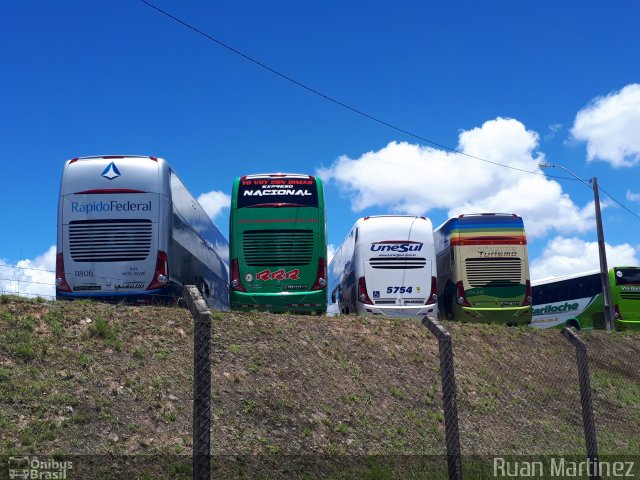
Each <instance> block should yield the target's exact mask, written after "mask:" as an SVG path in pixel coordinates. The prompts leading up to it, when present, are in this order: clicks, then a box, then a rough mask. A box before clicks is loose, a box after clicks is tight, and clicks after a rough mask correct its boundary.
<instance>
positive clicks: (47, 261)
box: [0, 245, 56, 298]
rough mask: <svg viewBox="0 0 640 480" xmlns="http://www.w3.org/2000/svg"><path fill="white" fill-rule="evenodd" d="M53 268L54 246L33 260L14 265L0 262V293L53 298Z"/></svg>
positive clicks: (54, 261)
mask: <svg viewBox="0 0 640 480" xmlns="http://www.w3.org/2000/svg"><path fill="white" fill-rule="evenodd" d="M55 268H56V246H55V245H52V246H51V247H50V248H49V250H47V251H46V252H45V253H43V254H42V255H39V256H37V257H36V258H34V259H33V260H28V259H26V260H20V261H18V262H17V263H16V264H15V265H12V264H9V263H7V262H5V261H3V260H0V292H2V293H12V294H17V295H23V296H28V297H35V296H42V297H45V298H55V295H56V290H55V283H54V281H55Z"/></svg>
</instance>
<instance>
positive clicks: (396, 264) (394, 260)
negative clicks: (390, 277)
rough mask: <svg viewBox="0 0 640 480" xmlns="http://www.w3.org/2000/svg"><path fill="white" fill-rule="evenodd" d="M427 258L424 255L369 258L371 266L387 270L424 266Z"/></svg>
mask: <svg viewBox="0 0 640 480" xmlns="http://www.w3.org/2000/svg"><path fill="white" fill-rule="evenodd" d="M426 264H427V259H426V258H423V257H374V258H371V259H369V265H371V268H381V269H386V270H399V269H413V268H424V266H425V265H426Z"/></svg>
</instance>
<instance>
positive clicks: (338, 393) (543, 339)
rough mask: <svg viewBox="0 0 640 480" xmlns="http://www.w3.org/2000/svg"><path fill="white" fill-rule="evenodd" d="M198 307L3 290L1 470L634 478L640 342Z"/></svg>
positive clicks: (629, 336) (639, 441) (194, 298)
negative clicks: (628, 465) (532, 464)
mask: <svg viewBox="0 0 640 480" xmlns="http://www.w3.org/2000/svg"><path fill="white" fill-rule="evenodd" d="M198 297H199V295H198V294H197V292H196V291H194V292H192V295H185V299H189V298H190V300H187V304H188V305H189V307H190V310H191V311H189V310H186V309H183V308H177V307H175V308H166V307H162V308H159V307H154V306H130V305H108V304H100V303H93V302H88V301H86V302H83V301H80V302H78V301H76V302H45V301H37V300H28V301H27V300H19V299H15V298H14V297H0V400H1V404H2V408H1V409H0V449H1V454H2V455H3V457H2V461H3V462H4V463H7V465H8V462H9V460H10V459H13V460H12V462H13V466H14V467H15V468H14V470H15V471H18V470H20V466H21V465H23V463H21V462H24V458H25V457H26V458H28V459H31V460H32V459H33V458H36V457H37V458H39V459H40V460H41V461H43V462H44V461H45V460H47V459H59V460H60V461H62V460H65V461H73V462H76V463H74V465H73V468H74V470H73V472H71V473H73V474H75V475H76V476H73V475H71V474H70V475H69V476H68V478H123V477H127V478H191V477H192V476H193V477H194V478H225V479H227V478H269V479H275V478H336V479H339V478H345V479H346V478H363V477H369V478H413V479H421V478H472V479H475V478H499V477H501V476H502V477H507V476H513V475H511V473H513V472H514V470H513V468H522V465H524V464H525V462H526V461H527V460H532V461H538V460H540V461H542V462H545V461H549V459H554V458H559V457H562V458H566V459H571V461H574V462H576V463H579V462H583V461H586V460H587V458H590V459H592V460H593V459H596V458H597V459H598V461H599V464H600V465H603V466H605V467H607V468H609V467H610V465H609V463H607V462H609V460H610V459H612V458H616V459H620V460H621V461H623V462H624V461H627V462H635V463H634V468H635V470H633V471H632V472H631V473H634V474H635V475H636V476H638V475H640V472H638V468H639V462H638V459H637V458H636V457H634V456H633V455H637V454H638V451H639V450H640V448H639V446H640V428H638V427H639V425H640V400H639V399H640V373H639V370H638V368H637V365H636V361H637V359H638V358H640V357H639V355H638V354H639V353H640V337H639V336H638V334H637V333H619V332H611V333H608V332H602V331H597V332H590V333H581V332H578V333H577V334H574V333H571V332H568V331H565V335H566V336H567V337H569V338H570V339H572V341H573V343H571V342H570V341H568V340H567V338H565V337H564V336H563V335H561V333H560V331H559V330H555V329H549V330H534V329H530V328H520V327H505V326H497V325H480V324H460V323H452V322H444V323H443V324H442V325H438V324H437V323H435V322H426V321H425V324H424V326H422V325H421V324H420V322H419V321H416V320H415V319H388V318H380V317H369V318H367V317H358V316H341V317H331V318H318V317H311V316H309V317H299V316H292V315H287V314H280V315H275V314H268V313H258V312H249V313H237V312H225V313H221V312H209V311H208V310H207V308H206V306H205V305H204V304H203V303H202V302H201V299H199V298H198ZM425 326H426V327H428V328H425ZM583 343H584V347H586V356H585V355H584V350H582V348H583V347H582V346H581V345H582V344H583ZM580 352H583V353H580ZM584 360H587V362H586V363H585V361H584ZM579 362H581V363H579ZM579 364H580V365H582V367H579ZM587 364H588V368H589V369H588V375H586V373H585V372H586V370H584V367H585V366H587ZM580 369H582V370H580ZM579 372H582V374H580V373H579ZM585 380H589V384H590V386H591V388H590V389H589V388H587V387H586V382H585ZM589 390H590V391H591V408H589V406H588V402H587V403H585V399H586V398H587V397H586V394H587V393H588V391H589ZM583 406H584V407H585V408H584V409H583ZM583 411H584V412H587V417H588V412H589V411H591V412H592V414H593V415H592V417H591V419H590V420H589V419H587V420H588V421H587V423H586V424H587V430H586V432H587V436H586V437H585V417H584V416H583ZM589 425H591V426H589ZM456 432H457V439H456ZM594 432H595V435H593V433H594ZM585 438H586V441H585ZM496 459H500V461H501V462H506V463H498V464H496V463H495V462H496ZM509 462H511V463H509ZM518 462H519V463H518ZM48 465H49V467H50V466H51V462H50V463H49V464H48ZM513 465H516V466H515V467H514V466H513ZM518 465H520V467H518ZM23 466H24V465H23ZM45 467H46V468H48V467H47V464H46V463H45V464H44V467H42V468H45ZM54 467H55V465H54ZM52 468H53V467H52ZM510 468H511V470H510ZM543 468H544V473H546V474H547V476H548V475H549V474H550V473H551V472H550V471H549V470H548V468H549V467H548V465H547V464H546V463H545V464H544V465H543ZM563 468H564V467H563ZM5 471H7V470H5V469H4V467H3V469H2V472H3V474H4V472H5ZM41 471H42V469H41ZM559 472H560V471H559ZM567 472H568V473H569V474H570V473H571V471H567V470H566V469H565V470H562V472H560V473H565V474H566V473H567ZM605 472H606V471H605ZM93 473H96V475H95V476H93V477H92V476H91V474H93ZM98 473H99V474H100V476H98V475H97V474H98ZM516 473H523V472H522V471H518V472H516ZM534 473H535V472H534ZM583 473H584V472H583ZM589 473H590V472H589V471H586V473H584V474H583V475H582V478H589V477H592V478H596V477H595V476H593V475H589ZM591 473H593V472H591ZM596 473H599V472H596ZM109 474H111V477H109ZM576 477H577V478H580V476H579V475H576ZM606 477H607V475H602V478H606ZM15 478H19V477H15ZM542 478H544V477H542ZM556 478H562V476H561V475H560V474H558V475H556ZM567 478H568V477H567Z"/></svg>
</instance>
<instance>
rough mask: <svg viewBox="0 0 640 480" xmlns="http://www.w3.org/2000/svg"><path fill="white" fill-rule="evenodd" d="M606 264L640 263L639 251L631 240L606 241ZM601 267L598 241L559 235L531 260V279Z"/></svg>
mask: <svg viewBox="0 0 640 480" xmlns="http://www.w3.org/2000/svg"><path fill="white" fill-rule="evenodd" d="M605 251H606V253H607V265H608V266H609V267H613V266H616V265H620V266H621V265H638V264H640V259H639V258H638V253H639V252H637V251H636V250H635V249H634V248H633V247H632V246H631V245H629V244H628V243H623V244H622V245H609V244H607V243H606V242H605ZM599 268H600V257H599V254H598V242H585V241H584V240H581V239H579V238H565V237H556V238H554V239H552V240H550V241H549V242H548V243H547V246H546V247H545V249H544V251H543V252H542V254H541V255H540V256H539V257H538V258H536V259H534V260H532V261H531V271H530V274H531V279H532V280H540V279H543V278H547V277H556V276H559V275H569V274H572V273H580V272H586V271H588V270H597V269H599Z"/></svg>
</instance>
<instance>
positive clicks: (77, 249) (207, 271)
mask: <svg viewBox="0 0 640 480" xmlns="http://www.w3.org/2000/svg"><path fill="white" fill-rule="evenodd" d="M57 247H58V251H57V256H56V297H57V298H59V299H62V298H64V299H73V298H82V297H98V298H103V299H111V300H113V299H115V300H118V299H119V300H142V301H150V300H151V299H157V300H167V301H170V300H171V299H175V298H176V297H179V296H181V295H182V288H183V286H184V285H185V284H194V285H197V286H198V288H199V289H200V291H201V293H202V295H203V297H204V298H205V301H206V302H207V304H208V305H209V306H210V307H213V308H217V309H221V310H226V309H228V308H229V286H228V284H229V274H228V271H229V268H228V256H229V244H228V242H227V240H226V239H225V238H224V236H223V235H222V234H221V233H220V231H219V230H218V228H217V227H216V226H215V225H214V224H213V222H212V221H211V219H210V218H209V216H208V215H207V214H206V213H205V211H204V210H203V209H202V207H201V206H200V204H199V203H198V202H197V201H196V200H195V199H194V198H193V196H192V195H191V193H189V191H188V190H187V188H186V187H185V186H184V184H183V183H182V182H181V181H180V179H179V178H178V176H177V175H176V173H175V172H174V171H173V169H172V168H171V166H170V165H169V163H168V162H166V161H165V160H163V159H161V158H156V157H143V156H120V155H118V156H114V155H112V156H98V157H82V158H74V159H73V160H69V161H67V162H66V163H65V166H64V170H63V173H62V182H61V185H60V197H59V201H58V238H57Z"/></svg>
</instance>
